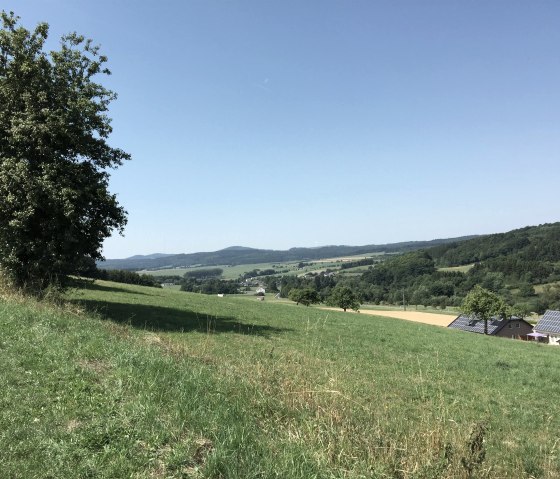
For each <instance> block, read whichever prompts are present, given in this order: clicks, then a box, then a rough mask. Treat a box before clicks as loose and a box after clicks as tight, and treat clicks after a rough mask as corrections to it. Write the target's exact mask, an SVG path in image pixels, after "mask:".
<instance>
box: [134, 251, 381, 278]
mask: <svg viewBox="0 0 560 479" xmlns="http://www.w3.org/2000/svg"><path fill="white" fill-rule="evenodd" d="M375 256H383V254H382V253H380V254H374V253H372V254H370V255H356V256H344V257H340V258H326V259H320V260H312V261H309V262H308V263H310V265H309V266H305V267H303V268H298V264H299V263H301V261H290V262H285V263H256V264H242V265H235V266H229V265H217V266H197V267H193V268H170V269H159V270H143V271H138V273H140V274H148V275H152V276H165V275H176V276H183V275H184V274H185V273H186V272H189V271H196V270H197V269H208V268H222V269H223V270H224V272H223V274H222V278H223V279H237V278H239V276H240V275H242V274H245V273H247V272H249V271H253V270H255V269H260V270H261V271H264V270H266V269H275V270H277V271H278V274H285V275H300V274H305V273H309V272H320V271H324V270H325V269H327V268H333V269H334V268H338V267H339V266H340V263H343V262H348V261H356V260H359V259H364V258H371V257H375ZM285 270H288V271H287V272H284V273H280V272H281V271H285ZM365 270H367V267H366V268H364V271H365Z"/></svg>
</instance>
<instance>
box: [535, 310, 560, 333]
mask: <svg viewBox="0 0 560 479" xmlns="http://www.w3.org/2000/svg"><path fill="white" fill-rule="evenodd" d="M535 331H537V332H538V333H558V334H560V311H554V310H552V309H548V310H547V311H546V312H545V313H544V315H543V317H542V318H541V319H540V320H539V322H538V323H537V325H536V326H535Z"/></svg>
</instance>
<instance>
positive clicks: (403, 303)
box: [402, 289, 406, 311]
mask: <svg viewBox="0 0 560 479" xmlns="http://www.w3.org/2000/svg"><path fill="white" fill-rule="evenodd" d="M402 305H403V308H404V310H405V311H406V303H405V302H404V289H403V290H402Z"/></svg>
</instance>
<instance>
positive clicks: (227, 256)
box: [98, 236, 473, 270]
mask: <svg viewBox="0 0 560 479" xmlns="http://www.w3.org/2000/svg"><path fill="white" fill-rule="evenodd" d="M472 237H473V236H465V237H461V238H449V239H435V240H431V241H406V242H401V243H391V244H384V245H365V246H321V247H317V248H291V249H289V250H286V251H280V250H266V249H254V248H246V247H242V246H233V247H229V248H225V249H223V250H220V251H213V252H201V253H191V254H177V255H165V256H163V257H161V256H158V257H154V256H155V255H147V256H133V257H130V258H126V259H107V260H105V261H102V262H99V263H98V266H99V267H100V268H104V269H129V270H144V269H146V270H150V269H152V270H153V269H165V268H179V267H186V266H195V265H199V266H216V265H231V266H235V265H240V264H257V263H272V262H278V263H281V262H285V261H306V260H313V259H322V258H333V257H337V256H351V255H358V254H368V253H383V252H385V253H401V252H405V251H414V250H416V249H420V248H428V247H431V246H434V245H439V244H445V243H449V242H452V243H458V242H461V241H463V240H465V239H469V238H472Z"/></svg>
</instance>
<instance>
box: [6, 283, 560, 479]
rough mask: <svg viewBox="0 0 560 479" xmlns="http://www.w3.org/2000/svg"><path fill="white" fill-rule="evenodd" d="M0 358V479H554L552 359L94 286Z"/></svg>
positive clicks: (309, 315)
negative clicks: (0, 361) (508, 478)
mask: <svg viewBox="0 0 560 479" xmlns="http://www.w3.org/2000/svg"><path fill="white" fill-rule="evenodd" d="M0 358H1V359H2V366H3V368H2V371H3V372H2V375H1V376H0V387H1V390H2V395H1V396H0V401H1V408H0V448H1V451H2V453H1V454H0V471H2V477H7V478H14V479H15V478H22V479H23V478H25V479H28V478H93V477H95V478H121V477H131V478H301V479H309V478H462V477H464V478H467V477H472V478H475V477H476V478H480V477H489V478H505V477H512V478H524V477H525V478H556V477H559V476H560V473H559V471H560V457H559V455H558V446H559V443H560V404H559V402H558V401H557V398H558V397H560V368H558V366H557V364H558V361H559V360H560V348H554V347H549V346H545V345H538V344H534V343H525V342H521V341H512V340H507V339H500V338H491V337H483V336H481V335H474V334H468V333H463V332H460V331H452V330H447V329H444V328H439V327H434V326H428V325H423V324H419V323H410V322H406V321H401V320H396V319H389V318H383V317H377V316H369V315H359V314H350V313H346V314H345V313H343V312H332V311H324V310H321V309H318V308H312V307H310V308H306V307H303V306H296V305H294V304H292V303H285V302H273V301H269V299H268V297H267V299H266V300H265V301H263V302H260V301H257V300H256V299H255V298H253V297H250V296H239V297H238V296H226V297H224V298H218V297H215V296H204V295H197V294H189V293H183V292H179V291H171V290H161V289H155V288H147V287H136V286H130V285H123V284H116V283H109V282H102V281H98V282H95V283H87V284H85V285H82V286H80V287H78V288H76V289H74V290H72V291H71V292H69V293H68V294H67V297H66V298H65V301H64V302H63V303H62V304H61V305H58V306H49V305H45V304H41V303H33V302H31V301H29V300H24V299H22V298H18V297H13V296H7V297H5V298H4V299H2V300H1V301H0Z"/></svg>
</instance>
